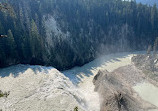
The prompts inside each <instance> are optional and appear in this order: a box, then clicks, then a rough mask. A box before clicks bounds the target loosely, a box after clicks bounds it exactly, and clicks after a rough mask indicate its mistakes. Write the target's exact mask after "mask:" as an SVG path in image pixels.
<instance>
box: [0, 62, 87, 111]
mask: <svg viewBox="0 0 158 111" xmlns="http://www.w3.org/2000/svg"><path fill="white" fill-rule="evenodd" d="M2 74H3V76H4V75H7V74H11V75H10V76H9V77H4V78H0V90H2V91H10V95H9V96H8V98H0V109H2V110H3V111H71V110H73V109H74V108H75V107H76V106H78V107H79V109H80V110H81V111H83V110H84V109H83V107H84V101H83V99H82V94H79V93H78V91H77V90H76V88H75V86H74V85H73V84H72V82H71V81H70V80H69V79H68V78H67V77H65V76H64V75H63V74H62V73H60V72H59V71H58V70H56V69H55V68H53V67H43V66H29V65H27V66H26V65H17V66H12V67H9V68H5V69H2V70H0V75H2ZM13 75H15V76H16V78H14V77H13ZM82 106H83V107H82Z"/></svg>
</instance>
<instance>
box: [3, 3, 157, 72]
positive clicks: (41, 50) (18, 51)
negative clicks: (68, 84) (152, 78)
mask: <svg viewBox="0 0 158 111" xmlns="http://www.w3.org/2000/svg"><path fill="white" fill-rule="evenodd" d="M3 2H7V1H6V0H3ZM8 3H9V4H10V5H11V6H12V7H13V9H14V10H13V13H12V14H10V13H7V12H4V11H1V12H0V34H7V35H8V37H7V38H0V52H1V53H0V67H5V66H8V65H13V64H17V63H22V64H40V65H51V66H54V67H56V68H58V69H60V70H64V69H67V68H71V67H73V66H76V65H83V64H84V63H86V62H89V61H91V60H93V59H94V58H95V57H97V56H98V55H99V54H102V53H105V54H107V53H113V52H122V51H132V50H144V49H146V47H147V46H148V45H149V44H152V43H153V41H154V40H155V38H156V37H157V36H158V9H157V8H156V6H153V7H151V6H147V5H142V4H136V2H133V1H132V2H128V1H122V0H27V1H26V0H9V1H8Z"/></svg>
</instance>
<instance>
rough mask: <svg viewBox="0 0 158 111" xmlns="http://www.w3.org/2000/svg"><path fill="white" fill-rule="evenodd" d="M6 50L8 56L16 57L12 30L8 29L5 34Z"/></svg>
mask: <svg viewBox="0 0 158 111" xmlns="http://www.w3.org/2000/svg"><path fill="white" fill-rule="evenodd" d="M6 46H7V47H6V49H8V50H6V51H7V54H8V56H9V57H13V58H17V56H18V54H17V49H16V48H17V45H16V43H15V40H14V37H13V34H12V31H11V30H10V29H9V30H8V34H7V41H6Z"/></svg>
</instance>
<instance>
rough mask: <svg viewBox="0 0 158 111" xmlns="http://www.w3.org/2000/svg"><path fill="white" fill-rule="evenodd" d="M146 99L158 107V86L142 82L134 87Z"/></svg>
mask: <svg viewBox="0 0 158 111" xmlns="http://www.w3.org/2000/svg"><path fill="white" fill-rule="evenodd" d="M133 89H134V90H135V91H136V92H138V94H139V95H140V96H141V98H143V99H144V100H145V101H148V102H150V103H151V104H154V105H155V106H157V107H158V87H156V86H154V85H153V84H150V83H147V82H146V83H145V82H144V83H140V84H137V85H136V86H134V87H133Z"/></svg>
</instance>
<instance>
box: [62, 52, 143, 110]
mask: <svg viewBox="0 0 158 111" xmlns="http://www.w3.org/2000/svg"><path fill="white" fill-rule="evenodd" d="M137 53H144V52H137ZM137 53H117V54H110V55H105V56H102V57H99V58H98V59H95V60H94V61H92V62H90V63H88V64H85V65H84V66H82V67H75V68H73V69H71V70H67V71H64V72H63V73H64V74H65V75H66V76H67V77H68V78H70V80H71V81H72V82H73V83H74V84H77V86H78V90H79V91H80V92H81V93H82V94H83V95H84V98H85V100H86V101H87V105H88V111H99V110H100V109H99V107H100V103H99V96H98V93H96V92H94V85H93V83H92V80H93V77H94V76H95V75H96V74H97V72H98V71H99V70H100V69H106V70H108V71H113V70H115V69H117V68H119V67H121V66H125V65H129V64H131V57H132V56H133V55H135V54H137Z"/></svg>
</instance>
